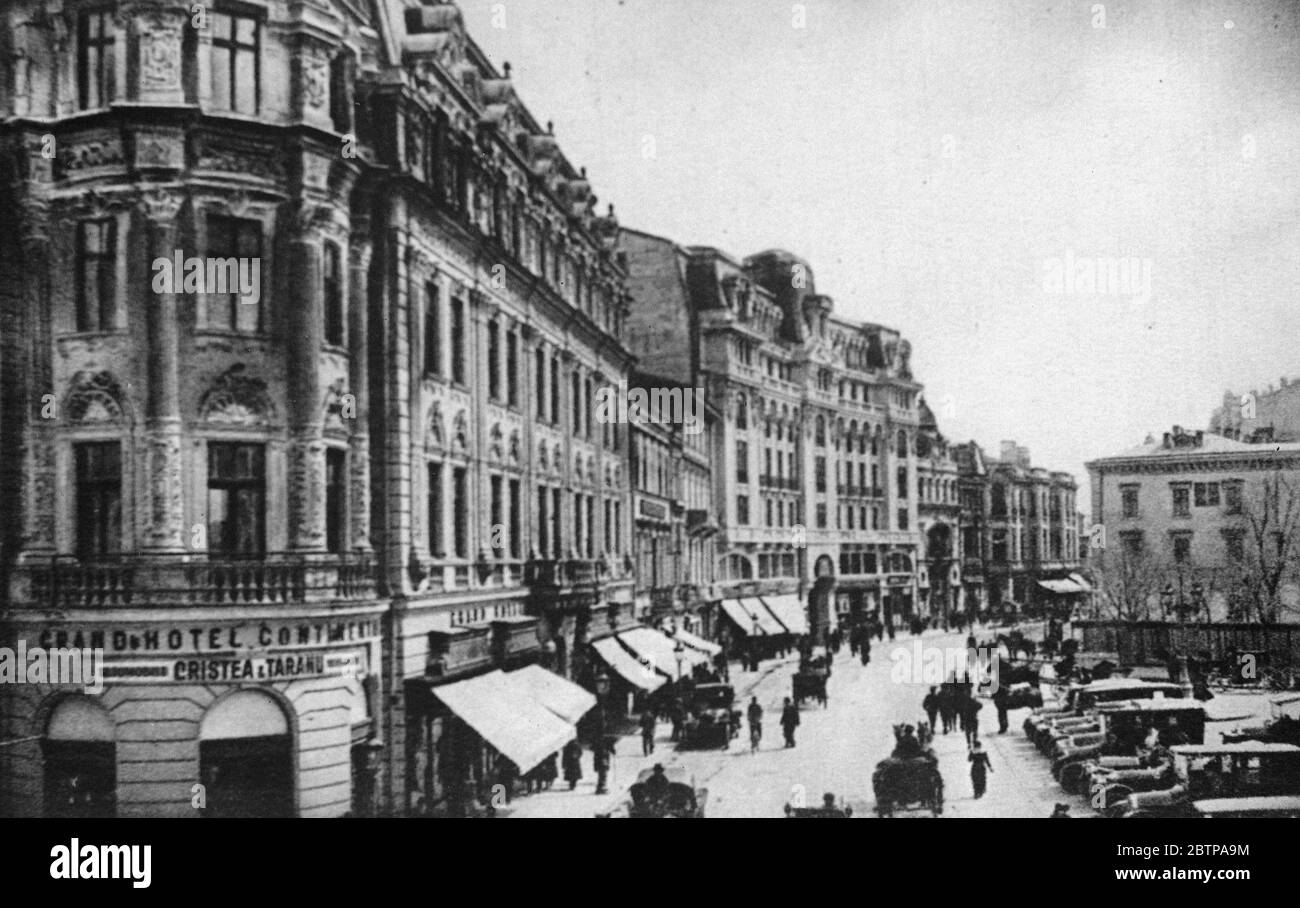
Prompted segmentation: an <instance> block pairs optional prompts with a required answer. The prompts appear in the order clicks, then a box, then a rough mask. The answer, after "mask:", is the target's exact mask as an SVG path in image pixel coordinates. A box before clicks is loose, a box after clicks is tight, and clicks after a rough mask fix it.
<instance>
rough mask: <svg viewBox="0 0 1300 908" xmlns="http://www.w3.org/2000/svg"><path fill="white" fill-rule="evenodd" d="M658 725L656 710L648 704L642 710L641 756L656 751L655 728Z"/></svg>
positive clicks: (646, 755)
mask: <svg viewBox="0 0 1300 908" xmlns="http://www.w3.org/2000/svg"><path fill="white" fill-rule="evenodd" d="M658 725H659V719H658V717H656V716H655V711H654V710H653V709H651V708H650V707H648V706H647V707H646V708H645V709H644V710H643V711H642V712H641V756H643V757H648V756H650V755H651V754H652V753H654V752H655V728H656V727H657V726H658Z"/></svg>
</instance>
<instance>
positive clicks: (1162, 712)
mask: <svg viewBox="0 0 1300 908" xmlns="http://www.w3.org/2000/svg"><path fill="white" fill-rule="evenodd" d="M1098 717H1099V718H1100V719H1101V739H1100V740H1091V741H1086V742H1078V743H1074V742H1073V741H1070V742H1064V743H1058V744H1057V748H1056V754H1055V758H1054V759H1053V761H1052V775H1053V776H1055V777H1056V778H1057V779H1059V780H1060V782H1061V787H1062V788H1064V789H1065V790H1066V791H1068V792H1071V793H1076V792H1080V791H1082V790H1083V786H1084V784H1085V782H1086V779H1087V777H1088V774H1089V770H1090V768H1091V767H1092V766H1094V765H1098V762H1097V761H1099V760H1102V759H1106V758H1111V757H1134V756H1137V755H1138V752H1139V750H1140V749H1142V748H1143V747H1144V745H1145V742H1146V740H1147V737H1148V736H1149V735H1150V733H1151V732H1152V731H1156V732H1158V733H1159V734H1160V735H1163V736H1164V742H1165V743H1166V744H1200V743H1202V742H1203V741H1204V740H1205V707H1204V706H1202V705H1201V704H1200V703H1198V702H1197V701H1195V700H1188V699H1184V700H1164V699H1161V700H1134V701H1131V702H1127V703H1124V704H1122V705H1121V706H1120V707H1119V708H1112V709H1106V710H1104V711H1102V712H1099V713H1098Z"/></svg>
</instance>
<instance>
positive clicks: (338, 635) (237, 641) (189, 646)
mask: <svg viewBox="0 0 1300 908" xmlns="http://www.w3.org/2000/svg"><path fill="white" fill-rule="evenodd" d="M20 634H21V631H20ZM379 636H380V625H379V619H377V618H351V619H348V620H346V621H344V620H335V621H329V620H314V619H303V620H299V621H292V620H289V621H285V620H280V621H243V622H238V623H220V622H214V623H211V624H193V625H179V624H178V625H168V624H162V623H152V624H143V625H121V626H113V625H108V624H96V625H92V626H86V627H80V626H75V625H66V624H58V625H47V626H44V627H42V628H41V629H40V633H39V645H40V646H41V647H44V648H45V649H53V648H56V647H57V648H63V647H69V646H74V647H77V648H80V649H102V650H103V651H104V653H105V655H108V656H121V655H132V654H148V653H158V654H169V655H170V654H177V655H179V654H188V653H196V654H202V653H207V654H214V653H239V652H250V651H259V650H269V649H272V648H274V649H277V650H280V649H312V648H316V649H319V648H321V647H328V646H331V645H335V644H346V643H359V642H369V641H374V640H378V639H379Z"/></svg>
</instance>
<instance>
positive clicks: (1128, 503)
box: [1119, 486, 1138, 517]
mask: <svg viewBox="0 0 1300 908" xmlns="http://www.w3.org/2000/svg"><path fill="white" fill-rule="evenodd" d="M1119 494H1120V499H1121V500H1122V502H1123V508H1124V516H1125V517H1136V516H1138V487H1137V486H1120V490H1119Z"/></svg>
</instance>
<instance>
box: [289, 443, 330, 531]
mask: <svg viewBox="0 0 1300 908" xmlns="http://www.w3.org/2000/svg"><path fill="white" fill-rule="evenodd" d="M324 469H325V445H324V444H322V443H321V442H320V441H319V440H316V439H312V440H309V441H298V442H295V443H293V444H291V445H290V446H289V490H290V493H289V502H290V510H291V512H292V515H293V522H292V524H291V526H292V527H293V533H294V536H295V544H296V546H298V547H304V548H312V547H315V546H317V545H318V544H320V543H321V542H322V541H323V540H324V539H325V508H324V507H323V506H322V503H321V490H322V489H323V488H324V485H325V477H324Z"/></svg>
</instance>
